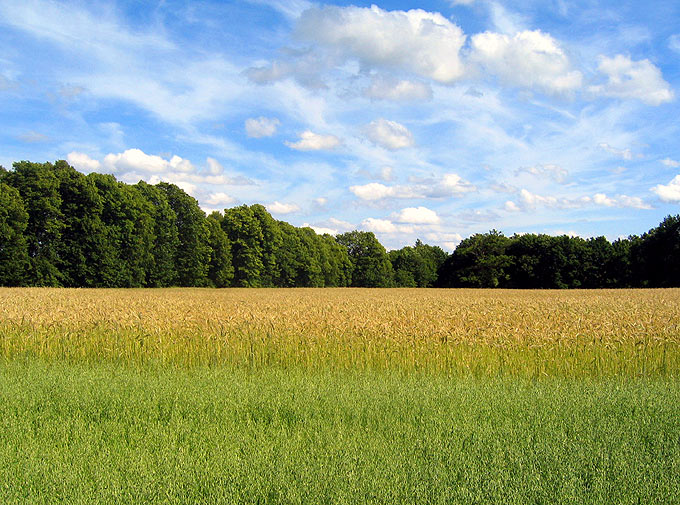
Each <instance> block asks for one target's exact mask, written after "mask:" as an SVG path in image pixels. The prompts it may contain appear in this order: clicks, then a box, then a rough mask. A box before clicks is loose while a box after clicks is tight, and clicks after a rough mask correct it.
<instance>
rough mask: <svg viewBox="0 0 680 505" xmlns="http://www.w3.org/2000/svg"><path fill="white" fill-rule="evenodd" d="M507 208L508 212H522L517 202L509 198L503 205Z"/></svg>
mask: <svg viewBox="0 0 680 505" xmlns="http://www.w3.org/2000/svg"><path fill="white" fill-rule="evenodd" d="M503 208H504V209H505V210H507V211H508V212H520V211H521V210H522V209H521V208H520V207H519V205H517V204H516V203H515V202H513V201H511V200H508V201H507V202H505V205H504V206H503Z"/></svg>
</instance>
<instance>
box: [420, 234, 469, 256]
mask: <svg viewBox="0 0 680 505" xmlns="http://www.w3.org/2000/svg"><path fill="white" fill-rule="evenodd" d="M425 239H427V240H431V241H432V242H438V243H440V244H443V245H444V247H445V248H447V249H448V250H450V251H453V250H454V249H455V248H456V247H458V244H460V243H461V242H462V241H463V236H462V235H461V234H460V233H439V232H430V233H426V234H425Z"/></svg>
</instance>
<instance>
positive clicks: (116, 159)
mask: <svg viewBox="0 0 680 505" xmlns="http://www.w3.org/2000/svg"><path fill="white" fill-rule="evenodd" d="M103 165H104V166H106V167H108V168H109V169H111V170H112V171H113V172H121V173H125V172H146V173H151V174H154V173H155V174H159V173H165V172H187V173H188V172H194V171H195V170H196V169H195V167H194V166H193V165H192V164H191V162H190V161H189V160H185V159H183V158H180V157H179V156H177V155H174V156H173V157H172V158H170V160H166V159H164V158H161V157H160V156H156V155H155V154H146V153H145V152H144V151H142V150H141V149H128V150H126V151H124V152H122V153H118V154H107V155H106V156H105V157H104V162H103Z"/></svg>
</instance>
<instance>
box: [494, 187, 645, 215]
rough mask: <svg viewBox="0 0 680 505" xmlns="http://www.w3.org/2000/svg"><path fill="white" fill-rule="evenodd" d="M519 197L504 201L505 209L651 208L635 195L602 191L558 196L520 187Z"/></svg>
mask: <svg viewBox="0 0 680 505" xmlns="http://www.w3.org/2000/svg"><path fill="white" fill-rule="evenodd" d="M519 197H520V200H519V202H518V203H515V202H512V201H508V202H505V210H507V211H508V212H517V211H520V210H523V211H528V210H534V209H536V208H537V207H548V208H556V209H580V208H583V207H587V206H591V205H599V206H602V207H620V208H631V209H645V210H647V209H651V208H652V207H651V206H650V205H649V204H646V203H645V202H644V201H643V200H642V199H641V198H639V197H636V196H628V195H618V196H616V197H609V196H607V195H606V194H604V193H596V194H595V195H593V196H592V197H591V196H581V197H576V198H564V197H559V198H558V197H554V196H543V195H537V194H535V193H531V192H530V191H528V190H526V189H522V190H521V191H520V195H519Z"/></svg>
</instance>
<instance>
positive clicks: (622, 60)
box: [589, 54, 675, 105]
mask: <svg viewBox="0 0 680 505" xmlns="http://www.w3.org/2000/svg"><path fill="white" fill-rule="evenodd" d="M598 70H599V71H600V72H601V73H602V74H604V75H606V76H607V82H606V83H605V84H600V85H597V86H591V87H590V88H589V89H590V91H591V92H592V93H595V94H596V95H602V96H609V97H614V98H634V99H637V100H641V101H642V102H644V103H646V104H647V105H661V104H662V103H664V102H670V101H671V100H673V98H674V96H675V95H674V93H673V90H672V89H671V86H670V84H668V82H666V81H665V80H664V78H663V76H662V75H661V70H659V68H658V67H657V66H655V65H654V64H653V63H652V62H651V61H649V60H647V59H645V60H640V61H633V60H631V59H630V58H629V57H628V56H623V55H621V54H617V55H616V56H614V57H613V58H608V57H606V56H600V64H599V66H598Z"/></svg>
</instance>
